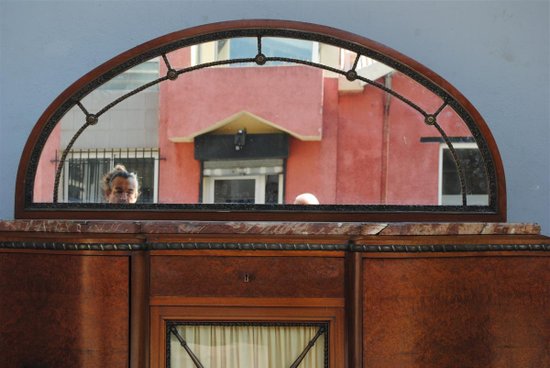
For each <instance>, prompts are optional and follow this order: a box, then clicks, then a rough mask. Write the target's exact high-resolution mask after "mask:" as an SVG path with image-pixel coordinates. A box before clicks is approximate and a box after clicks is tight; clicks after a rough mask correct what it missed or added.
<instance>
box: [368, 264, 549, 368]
mask: <svg viewBox="0 0 550 368" xmlns="http://www.w3.org/2000/svg"><path fill="white" fill-rule="evenodd" d="M363 266H364V268H363V272H364V273H363V275H364V276H363V290H364V298H363V302H364V305H363V328H364V340H363V348H364V354H363V358H364V365H363V366H364V367H368V368H376V367H401V368H408V367H411V368H412V367H419V368H420V367H422V368H429V367H438V368H440V367H461V368H465V367H480V368H488V367H503V368H504V367H506V368H512V367H549V366H550V346H549V343H548V342H549V341H550V288H549V285H550V272H549V270H550V258H549V257H536V256H533V257H530V258H528V257H517V258H514V257H506V258H501V257H484V258H482V257H476V258H472V257H456V258H441V259H437V258H430V259H427V258H424V259H413V258H406V259H405V258H404V259H364V260H363Z"/></svg>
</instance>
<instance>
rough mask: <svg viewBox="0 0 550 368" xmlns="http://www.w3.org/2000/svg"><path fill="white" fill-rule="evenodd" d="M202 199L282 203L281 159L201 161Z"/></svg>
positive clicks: (210, 201)
mask: <svg viewBox="0 0 550 368" xmlns="http://www.w3.org/2000/svg"><path fill="white" fill-rule="evenodd" d="M202 184H203V187H202V201H203V203H245V204H277V203H279V204H280V203H283V160H282V159H268V160H236V161H221V160H220V161H204V169H203V183H202Z"/></svg>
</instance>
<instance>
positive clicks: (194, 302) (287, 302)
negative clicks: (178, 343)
mask: <svg viewBox="0 0 550 368" xmlns="http://www.w3.org/2000/svg"><path fill="white" fill-rule="evenodd" d="M149 305H151V306H205V307H211V306H212V305H216V306H217V307H249V306H251V305H253V306H255V307H294V308H310V307H328V308H343V307H344V300H343V299H341V298H218V297H199V298H197V297H191V298H190V297H184V296H153V297H151V298H150V299H149Z"/></svg>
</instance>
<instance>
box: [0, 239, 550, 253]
mask: <svg viewBox="0 0 550 368" xmlns="http://www.w3.org/2000/svg"><path fill="white" fill-rule="evenodd" d="M0 249H29V250H52V251H57V250H59V251H66V250H73V251H134V250H135V251H139V250H281V251H282V250H301V251H304V250H306V251H307V250H312V251H313V250H320V251H350V252H365V253H449V252H494V251H510V252H516V251H550V244H543V243H540V244H415V245H402V244H383V245H382V244H380V245H354V244H317V243H299V244H292V243H234V242H223V243H222V242H215V243H214V242H170V243H161V242H158V243H147V244H130V243H62V242H44V241H38V242H34V241H33V242H26V241H1V242H0Z"/></svg>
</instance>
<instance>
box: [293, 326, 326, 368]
mask: <svg viewBox="0 0 550 368" xmlns="http://www.w3.org/2000/svg"><path fill="white" fill-rule="evenodd" d="M325 333H326V329H325V328H324V327H320V328H319V330H318V331H317V333H316V334H315V336H314V337H313V339H311V341H310V342H309V343H308V344H307V346H306V348H305V349H304V351H302V353H301V354H300V355H299V356H298V358H296V360H295V361H294V363H292V364H291V365H290V368H297V367H298V366H299V365H300V363H302V360H304V358H305V357H306V355H307V353H309V351H310V350H311V348H312V347H313V346H314V345H315V343H316V342H317V339H318V338H319V337H321V335H323V334H325Z"/></svg>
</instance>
